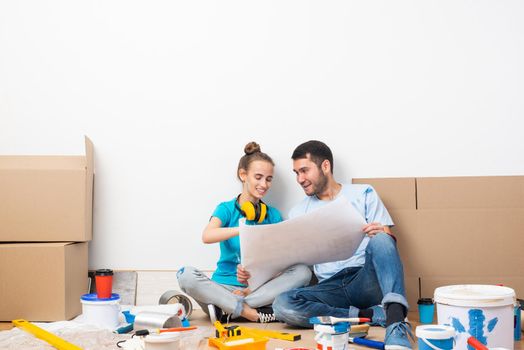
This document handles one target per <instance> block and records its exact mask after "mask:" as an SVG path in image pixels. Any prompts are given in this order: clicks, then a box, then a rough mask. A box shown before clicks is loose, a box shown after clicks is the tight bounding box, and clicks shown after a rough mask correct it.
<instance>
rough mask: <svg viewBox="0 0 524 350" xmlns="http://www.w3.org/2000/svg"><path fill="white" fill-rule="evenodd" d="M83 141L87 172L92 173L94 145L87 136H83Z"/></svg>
mask: <svg viewBox="0 0 524 350" xmlns="http://www.w3.org/2000/svg"><path fill="white" fill-rule="evenodd" d="M84 138H85V143H86V158H85V159H86V169H87V173H88V174H93V173H94V164H95V163H94V151H93V149H94V147H93V142H91V140H90V139H89V137H87V136H84Z"/></svg>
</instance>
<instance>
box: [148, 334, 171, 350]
mask: <svg viewBox="0 0 524 350" xmlns="http://www.w3.org/2000/svg"><path fill="white" fill-rule="evenodd" d="M144 346H145V350H178V349H180V334H178V333H173V332H167V333H160V334H149V335H148V336H146V337H145V338H144Z"/></svg>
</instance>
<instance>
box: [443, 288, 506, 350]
mask: <svg viewBox="0 0 524 350" xmlns="http://www.w3.org/2000/svg"><path fill="white" fill-rule="evenodd" d="M434 299H435V303H436V305H437V320H438V324H440V325H448V326H452V327H453V328H454V329H455V331H456V335H455V341H456V348H457V349H467V339H468V338H469V337H470V336H473V337H475V338H476V339H478V340H479V341H480V342H481V343H482V344H484V345H486V346H487V347H503V348H508V349H513V343H514V340H513V337H514V334H513V323H514V305H515V291H514V290H513V289H511V288H508V287H503V286H494V285H481V284H466V285H453V286H444V287H439V288H437V289H435V297H434Z"/></svg>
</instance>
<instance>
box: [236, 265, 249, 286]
mask: <svg viewBox="0 0 524 350" xmlns="http://www.w3.org/2000/svg"><path fill="white" fill-rule="evenodd" d="M249 278H251V274H250V273H249V272H248V271H246V270H245V269H244V266H242V265H240V264H238V265H237V280H238V282H240V283H242V284H245V285H247V284H248V283H247V280H248V279H249Z"/></svg>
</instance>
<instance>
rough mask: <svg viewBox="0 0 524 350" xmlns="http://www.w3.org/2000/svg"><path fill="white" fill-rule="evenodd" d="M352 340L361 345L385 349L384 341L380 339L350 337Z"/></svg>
mask: <svg viewBox="0 0 524 350" xmlns="http://www.w3.org/2000/svg"><path fill="white" fill-rule="evenodd" d="M350 342H352V343H355V344H359V345H364V346H367V347H368V348H373V349H382V350H384V343H383V342H380V341H375V340H369V339H364V338H350Z"/></svg>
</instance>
